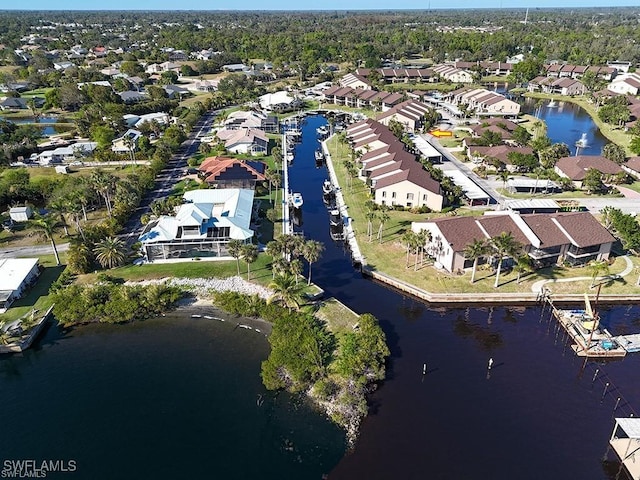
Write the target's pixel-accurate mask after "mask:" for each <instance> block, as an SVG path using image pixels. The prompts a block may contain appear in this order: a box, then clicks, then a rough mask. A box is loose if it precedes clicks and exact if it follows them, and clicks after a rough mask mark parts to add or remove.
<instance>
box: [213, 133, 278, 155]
mask: <svg viewBox="0 0 640 480" xmlns="http://www.w3.org/2000/svg"><path fill="white" fill-rule="evenodd" d="M216 136H217V137H218V138H219V139H220V140H221V141H223V142H224V148H226V149H227V151H229V152H232V153H248V154H251V155H258V154H264V155H266V154H267V151H268V147H269V139H268V138H267V135H266V134H265V133H264V132H263V131H262V130H259V129H255V128H248V129H247V128H245V129H241V130H220V131H218V132H217V133H216Z"/></svg>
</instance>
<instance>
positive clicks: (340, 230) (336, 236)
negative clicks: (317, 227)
mask: <svg viewBox="0 0 640 480" xmlns="http://www.w3.org/2000/svg"><path fill="white" fill-rule="evenodd" d="M329 234H330V235H331V239H332V240H344V239H345V235H344V222H343V221H342V215H341V214H340V210H338V209H337V208H334V209H332V210H329Z"/></svg>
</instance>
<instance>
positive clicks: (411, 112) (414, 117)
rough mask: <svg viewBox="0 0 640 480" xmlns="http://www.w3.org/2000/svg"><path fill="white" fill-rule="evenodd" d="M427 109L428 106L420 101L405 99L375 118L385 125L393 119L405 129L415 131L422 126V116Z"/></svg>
mask: <svg viewBox="0 0 640 480" xmlns="http://www.w3.org/2000/svg"><path fill="white" fill-rule="evenodd" d="M429 110H430V107H428V106H427V105H425V104H424V103H422V102H418V101H416V100H407V101H404V102H402V103H399V104H397V105H395V106H394V107H393V108H390V109H389V110H387V111H386V112H384V113H382V114H381V115H378V116H377V117H376V120H377V121H378V122H380V123H382V124H383V125H387V126H388V125H389V122H390V121H391V120H395V121H396V122H399V123H401V124H402V125H403V126H404V127H405V130H406V131H408V132H415V131H417V130H419V129H420V128H421V127H422V125H423V120H424V116H425V114H426V113H427V112H428V111H429Z"/></svg>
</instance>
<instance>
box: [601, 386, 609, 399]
mask: <svg viewBox="0 0 640 480" xmlns="http://www.w3.org/2000/svg"><path fill="white" fill-rule="evenodd" d="M607 388H609V382H607V383H605V384H604V390H603V391H602V398H601V399H600V400H602V399H604V396H605V395H606V394H607Z"/></svg>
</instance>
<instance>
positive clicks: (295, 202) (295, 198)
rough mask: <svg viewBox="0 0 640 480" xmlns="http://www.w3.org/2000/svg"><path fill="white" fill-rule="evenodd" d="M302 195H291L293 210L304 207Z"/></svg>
mask: <svg viewBox="0 0 640 480" xmlns="http://www.w3.org/2000/svg"><path fill="white" fill-rule="evenodd" d="M302 203H303V201H302V194H301V193H298V192H296V193H294V194H293V195H291V205H292V206H293V208H300V207H302Z"/></svg>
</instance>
